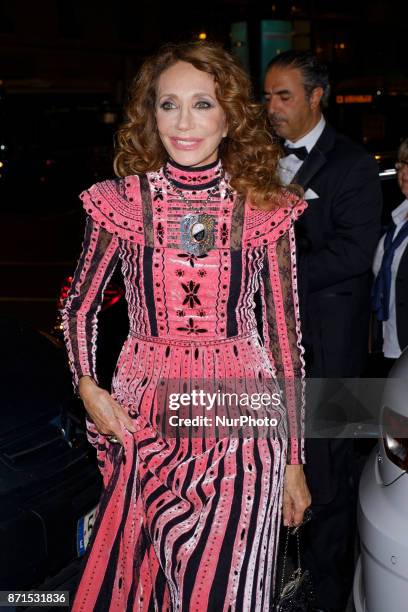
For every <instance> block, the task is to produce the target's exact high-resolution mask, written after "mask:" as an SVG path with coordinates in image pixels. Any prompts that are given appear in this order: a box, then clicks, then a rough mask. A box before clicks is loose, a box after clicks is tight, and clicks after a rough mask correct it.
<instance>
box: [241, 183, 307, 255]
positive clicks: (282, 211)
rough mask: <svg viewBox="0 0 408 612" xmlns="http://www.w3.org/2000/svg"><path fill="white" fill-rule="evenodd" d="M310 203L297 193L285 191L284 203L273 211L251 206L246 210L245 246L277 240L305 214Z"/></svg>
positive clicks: (260, 244) (259, 244) (283, 195)
mask: <svg viewBox="0 0 408 612" xmlns="http://www.w3.org/2000/svg"><path fill="white" fill-rule="evenodd" d="M307 206H308V204H307V202H305V200H302V199H300V198H299V197H298V196H297V195H295V194H293V193H291V192H289V191H284V192H283V194H282V205H281V206H280V207H279V208H278V209H276V210H272V211H264V210H259V209H253V208H249V207H248V210H247V211H246V215H245V216H246V219H245V224H246V229H245V231H244V244H245V246H262V245H265V244H268V243H271V242H276V241H277V240H279V238H281V237H282V236H283V235H284V234H285V233H286V232H287V231H288V230H289V228H290V227H291V225H292V224H293V222H294V221H296V220H297V219H298V218H299V217H300V215H302V214H303V212H304V210H305V209H306V208H307Z"/></svg>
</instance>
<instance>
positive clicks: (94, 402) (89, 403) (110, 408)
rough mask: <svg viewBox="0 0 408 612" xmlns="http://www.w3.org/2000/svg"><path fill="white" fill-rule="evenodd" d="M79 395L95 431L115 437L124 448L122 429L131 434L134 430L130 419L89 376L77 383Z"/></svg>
mask: <svg viewBox="0 0 408 612" xmlns="http://www.w3.org/2000/svg"><path fill="white" fill-rule="evenodd" d="M79 394H80V396H81V399H82V401H83V403H84V406H85V410H86V411H87V413H88V414H89V416H90V417H91V419H92V421H93V422H94V424H95V427H96V429H97V430H98V431H99V433H101V434H102V435H104V436H115V438H117V439H118V441H119V442H120V444H121V445H122V446H124V443H125V442H124V439H123V428H125V429H127V430H128V431H130V432H131V433H135V431H136V429H135V426H134V425H133V422H132V419H131V418H130V417H129V415H128V414H126V412H125V411H124V410H123V408H122V407H121V406H120V404H118V402H117V401H115V400H114V399H113V397H112V396H111V395H110V393H108V391H106V390H105V389H101V388H100V387H98V385H97V384H96V383H95V381H94V380H93V379H92V378H90V377H89V376H83V377H82V378H81V379H80V381H79Z"/></svg>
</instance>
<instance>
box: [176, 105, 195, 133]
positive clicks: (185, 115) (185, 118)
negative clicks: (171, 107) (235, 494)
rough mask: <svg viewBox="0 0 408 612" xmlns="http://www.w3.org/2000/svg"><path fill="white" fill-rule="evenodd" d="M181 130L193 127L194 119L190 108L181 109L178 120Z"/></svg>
mask: <svg viewBox="0 0 408 612" xmlns="http://www.w3.org/2000/svg"><path fill="white" fill-rule="evenodd" d="M177 127H178V129H179V130H189V129H191V128H192V127H193V117H192V114H191V112H190V109H189V108H188V107H181V108H180V112H179V114H178V118H177Z"/></svg>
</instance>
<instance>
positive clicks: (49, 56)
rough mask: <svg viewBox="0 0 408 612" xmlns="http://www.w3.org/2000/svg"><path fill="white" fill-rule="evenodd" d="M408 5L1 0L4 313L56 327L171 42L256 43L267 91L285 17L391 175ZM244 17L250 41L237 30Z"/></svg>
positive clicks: (354, 0)
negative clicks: (87, 197) (104, 186)
mask: <svg viewBox="0 0 408 612" xmlns="http://www.w3.org/2000/svg"><path fill="white" fill-rule="evenodd" d="M405 12H406V0H391V1H386V0H370V1H369V0H341V1H340V0H291V1H288V0H275V1H270V2H261V1H256V0H255V1H253V0H252V1H251V0H202V1H200V2H197V1H195V2H193V1H191V2H177V1H167V2H161V1H158V0H149V1H142V2H127V1H126V0H116V1H115V2H113V1H110V0H99V1H98V2H96V1H90V0H42V1H40V2H29V1H24V0H15V1H12V0H2V2H1V3H0V47H1V52H0V198H1V199H0V223H1V227H2V241H1V243H0V270H1V284H0V314H12V315H14V316H17V317H19V318H22V319H25V320H27V321H29V322H31V323H33V324H35V325H37V326H40V327H42V328H44V329H50V328H51V327H52V325H53V323H54V318H55V313H56V305H57V298H58V294H59V290H60V286H61V283H62V282H63V280H64V277H65V276H66V275H67V274H69V273H71V272H72V270H73V266H74V264H75V261H76V258H77V255H78V250H79V248H80V242H81V234H82V223H83V217H82V213H81V209H80V205H79V203H78V202H79V201H78V199H77V194H78V192H80V191H81V190H82V189H84V188H85V187H88V186H89V185H90V184H91V183H93V182H95V181H96V180H99V179H101V178H109V177H111V176H112V174H113V171H112V165H111V160H112V142H113V134H114V131H115V129H116V127H117V123H118V121H119V120H120V109H121V106H122V103H123V101H124V99H125V95H126V88H127V85H128V83H129V81H130V79H131V78H132V77H133V76H134V74H135V72H136V70H137V68H138V66H139V65H140V62H141V61H142V60H143V58H144V57H145V56H146V55H148V54H150V53H151V52H154V51H155V50H156V49H157V48H158V47H159V46H160V44H162V43H163V42H166V41H178V40H191V39H198V38H199V37H200V35H201V37H204V36H206V37H207V39H208V40H215V41H219V42H221V43H222V44H223V45H224V46H225V47H226V48H228V49H231V50H232V51H233V52H242V51H243V50H244V52H245V51H247V53H248V64H247V65H248V67H249V70H250V72H251V75H252V77H253V81H254V85H255V90H256V92H257V95H260V91H259V90H260V79H261V71H262V69H261V46H262V36H261V22H262V21H263V20H277V21H279V22H282V21H283V22H286V25H287V27H288V28H289V32H290V33H289V34H288V35H287V36H286V41H289V43H288V44H289V45H290V46H292V47H293V48H300V49H309V48H310V49H312V50H314V51H315V52H316V53H317V54H318V55H319V57H321V58H322V60H324V61H325V62H327V63H328V65H329V68H330V72H331V80H332V96H331V102H330V107H329V109H328V117H329V120H330V121H331V122H332V123H333V124H334V125H335V127H336V128H337V129H339V130H341V131H343V132H346V133H348V134H349V135H350V136H351V137H352V138H353V139H354V140H357V141H359V142H361V143H362V144H363V145H365V146H366V147H367V149H368V150H369V151H370V152H371V153H372V154H373V155H376V158H377V160H378V161H379V168H380V169H384V168H387V167H388V168H391V167H392V165H393V163H394V161H395V151H396V148H397V146H398V143H399V141H400V139H401V138H402V137H404V136H406V135H407V132H408V129H407V121H406V117H407V111H408V62H407V59H406V44H407V43H406V41H407V39H408V21H407V19H406V16H405ZM235 22H244V23H246V24H247V33H248V36H247V40H244V41H238V42H237V40H236V38H234V37H231V27H232V24H233V23H235ZM350 95H354V96H360V98H361V96H365V98H364V100H365V102H363V103H361V101H360V103H356V102H355V100H356V98H354V103H346V102H345V101H346V98H347V96H350ZM339 96H340V98H339ZM348 99H349V100H351V101H353V99H352V98H348ZM398 203H399V201H394V200H393V201H392V202H390V204H389V205H390V206H391V205H392V206H395V205H396V204H398Z"/></svg>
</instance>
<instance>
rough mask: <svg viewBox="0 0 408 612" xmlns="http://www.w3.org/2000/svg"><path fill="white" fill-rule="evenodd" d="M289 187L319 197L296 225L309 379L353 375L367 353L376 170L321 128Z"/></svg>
mask: <svg viewBox="0 0 408 612" xmlns="http://www.w3.org/2000/svg"><path fill="white" fill-rule="evenodd" d="M293 183H297V184H299V185H301V186H302V187H303V189H304V190H305V193H306V192H307V190H308V189H312V190H313V191H314V192H315V193H316V194H317V195H318V198H315V199H308V204H309V207H308V209H307V210H306V211H305V212H304V213H303V215H302V216H301V217H300V218H299V220H298V221H297V222H296V234H297V249H298V283H299V298H300V311H301V321H302V334H303V344H304V346H305V350H306V367H307V373H308V376H312V377H333V378H335V377H352V376H358V375H359V374H360V373H361V371H362V369H363V366H364V359H365V356H366V353H367V345H368V321H369V314H370V302H369V296H370V289H371V281H372V278H371V267H372V261H373V256H374V251H375V248H376V245H377V243H378V239H379V235H380V227H381V226H380V217H381V208H382V198H381V187H380V181H379V177H378V166H377V164H376V162H375V161H374V160H373V159H372V158H371V157H370V156H369V155H368V154H367V153H366V152H365V151H364V149H362V148H361V147H359V146H358V145H356V144H354V143H353V142H352V141H351V140H349V139H348V138H346V137H345V136H342V135H340V134H337V133H336V132H335V131H334V130H333V128H331V127H330V126H329V125H326V127H325V129H324V131H323V133H322V135H321V136H320V138H319V140H318V141H317V143H316V145H315V146H314V147H313V149H312V150H311V152H310V153H309V155H308V157H307V158H306V160H305V161H304V163H303V164H302V166H301V168H300V170H299V172H298V173H297V175H296V176H295V177H294V179H293Z"/></svg>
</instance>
